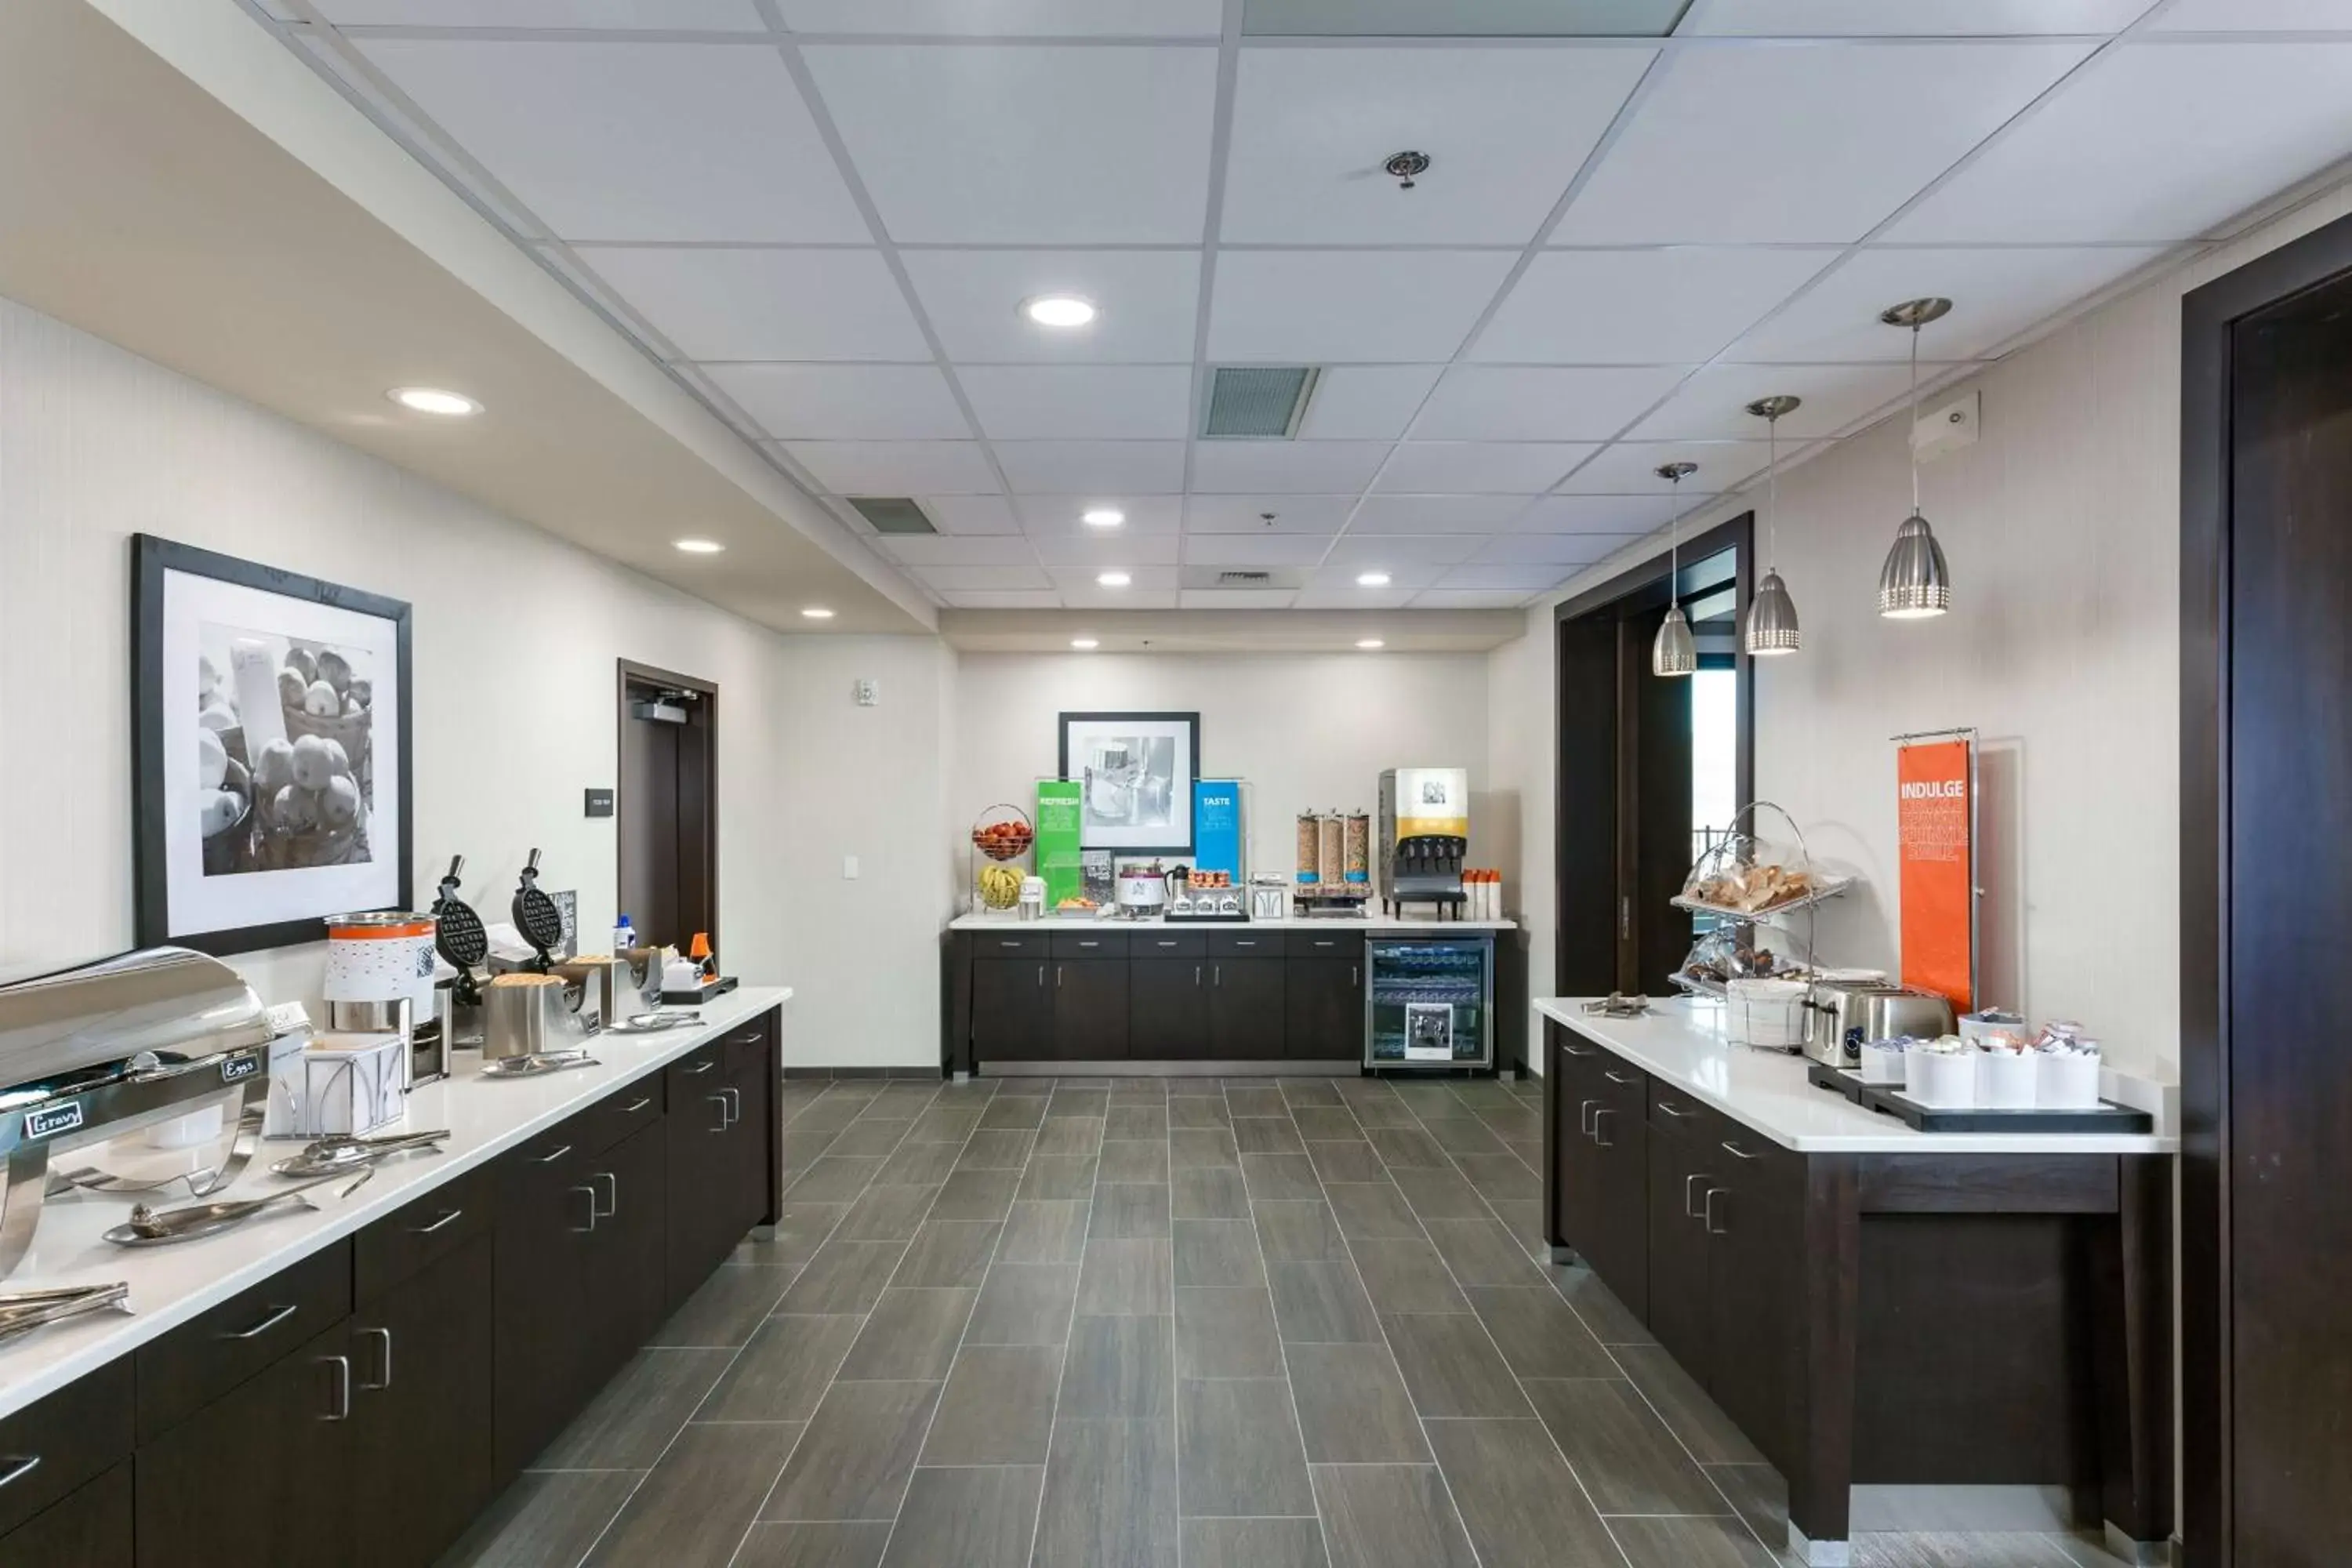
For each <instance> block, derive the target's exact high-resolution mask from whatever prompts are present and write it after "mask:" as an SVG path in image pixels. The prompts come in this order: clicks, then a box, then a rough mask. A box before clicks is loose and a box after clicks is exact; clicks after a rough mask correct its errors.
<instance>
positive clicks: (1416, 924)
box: [948, 914, 1519, 936]
mask: <svg viewBox="0 0 2352 1568" xmlns="http://www.w3.org/2000/svg"><path fill="white" fill-rule="evenodd" d="M1518 923H1519V922H1518V921H1441V920H1432V919H1431V918H1430V917H1428V916H1427V915H1419V916H1414V915H1379V914H1375V915H1371V916H1369V917H1367V918H1365V919H1361V920H1359V919H1357V918H1355V917H1354V916H1351V915H1285V916H1283V917H1282V918H1281V919H1280V920H1272V921H1169V920H1163V919H1161V918H1160V917H1159V916H1157V915H1154V916H1151V917H1150V918H1149V919H1135V920H1129V919H1126V918H1124V917H1115V916H1114V917H1107V916H1101V915H1046V916H1045V917H1043V918H1042V919H1039V920H1033V921H1024V920H1023V919H1022V918H1021V917H1020V916H1018V915H958V916H956V918H955V919H953V920H951V921H949V922H948V929H949V930H950V931H1168V930H1173V931H1249V930H1252V929H1255V930H1257V931H1371V932H1374V933H1377V934H1380V935H1383V936H1386V935H1393V934H1395V933H1397V932H1400V931H1402V932H1409V933H1411V934H1412V935H1414V936H1442V935H1444V933H1445V932H1447V931H1516V930H1517V929H1518Z"/></svg>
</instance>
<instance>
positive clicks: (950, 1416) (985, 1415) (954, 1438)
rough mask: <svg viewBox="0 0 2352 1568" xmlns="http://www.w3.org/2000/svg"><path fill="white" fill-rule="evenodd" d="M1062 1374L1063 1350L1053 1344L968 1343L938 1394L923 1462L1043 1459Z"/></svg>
mask: <svg viewBox="0 0 2352 1568" xmlns="http://www.w3.org/2000/svg"><path fill="white" fill-rule="evenodd" d="M1061 1380H1062V1352H1060V1351H1058V1350H1056V1349H1055V1348H1054V1347H1053V1346H1051V1345H971V1344H968V1345H966V1346H964V1347H963V1349H962V1351H961V1352H959V1353H958V1355H957V1356H956V1362H955V1370H954V1371H953V1372H951V1373H949V1374H948V1384H947V1390H946V1392H944V1393H943V1394H940V1408H939V1414H938V1415H935V1416H934V1417H933V1418H932V1420H931V1432H930V1436H929V1437H927V1438H925V1439H924V1441H923V1452H922V1460H921V1462H922V1463H924V1464H926V1465H1042V1464H1044V1463H1045V1450H1046V1445H1047V1440H1048V1439H1049V1438H1050V1436H1052V1433H1053V1426H1054V1399H1055V1391H1056V1389H1058V1387H1059V1386H1060V1384H1061Z"/></svg>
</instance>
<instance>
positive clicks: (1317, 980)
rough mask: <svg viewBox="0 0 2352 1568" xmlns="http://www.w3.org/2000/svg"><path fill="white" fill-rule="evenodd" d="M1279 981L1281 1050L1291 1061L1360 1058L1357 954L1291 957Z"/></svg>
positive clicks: (1361, 1023) (1361, 1019)
mask: <svg viewBox="0 0 2352 1568" xmlns="http://www.w3.org/2000/svg"><path fill="white" fill-rule="evenodd" d="M1282 986H1283V1011H1284V1023H1285V1029H1284V1034H1283V1047H1282V1054H1283V1055H1284V1056H1286V1057H1288V1058H1290V1059H1291V1060H1293V1061H1317V1062H1352V1061H1361V1060H1362V1059H1363V1056H1364V962H1363V960H1362V959H1360V958H1294V959H1292V960H1291V961H1290V962H1289V963H1288V964H1287V965H1286V970H1285V973H1284V974H1283V978H1282Z"/></svg>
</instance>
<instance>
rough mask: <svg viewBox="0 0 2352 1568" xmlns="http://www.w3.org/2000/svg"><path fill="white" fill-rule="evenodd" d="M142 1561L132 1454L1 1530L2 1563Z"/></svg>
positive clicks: (36, 1567) (120, 1566) (122, 1566)
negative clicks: (134, 1540) (134, 1539)
mask: <svg viewBox="0 0 2352 1568" xmlns="http://www.w3.org/2000/svg"><path fill="white" fill-rule="evenodd" d="M137 1562H138V1558H137V1555H136V1553H135V1552H133V1550H132V1546H131V1461H130V1460H129V1459H122V1460H120V1461H118V1462H117V1463H116V1464H115V1466H114V1468H111V1469H109V1470H106V1471H104V1472H102V1473H101V1474H100V1476H99V1477H98V1479H95V1480H90V1481H85V1482H83V1483H82V1485H81V1486H79V1487H78V1488H76V1489H74V1490H73V1491H71V1492H68V1493H67V1494H66V1495H65V1496H64V1497H63V1498H60V1499H59V1500H57V1501H56V1502H53V1503H51V1504H50V1505H49V1506H48V1507H47V1508H45V1509H43V1510H41V1511H40V1512H38V1513H37V1514H35V1515H34V1516H33V1517H32V1518H30V1519H28V1520H26V1521H25V1522H24V1523H22V1524H20V1525H18V1526H17V1527H16V1529H14V1530H12V1531H9V1532H8V1533H7V1534H5V1535H0V1568H133V1565H134V1564H135V1563H137Z"/></svg>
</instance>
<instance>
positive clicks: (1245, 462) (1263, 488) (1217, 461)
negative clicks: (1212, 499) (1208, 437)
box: [1192, 441, 1389, 495]
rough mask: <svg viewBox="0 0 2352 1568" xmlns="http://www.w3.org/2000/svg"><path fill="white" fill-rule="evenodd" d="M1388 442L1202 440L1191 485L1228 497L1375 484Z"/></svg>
mask: <svg viewBox="0 0 2352 1568" xmlns="http://www.w3.org/2000/svg"><path fill="white" fill-rule="evenodd" d="M1388 450H1389V448H1388V444H1387V443H1386V442H1384V441H1202V442H1201V443H1200V444H1199V445H1198V446H1196V447H1193V449H1192V488H1193V489H1196V490H1203V491H1208V492H1211V493H1215V494H1223V495H1254V494H1260V493H1264V494H1269V495H1273V494H1284V493H1293V494H1299V495H1318V494H1320V495H1328V494H1332V493H1334V492H1337V491H1339V490H1349V491H1355V490H1360V489H1363V488H1364V486H1366V485H1367V484H1369V483H1370V482H1371V478H1372V475H1373V473H1374V472H1375V471H1376V470H1377V469H1378V468H1380V466H1381V458H1384V457H1386V456H1387V455H1388Z"/></svg>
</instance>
